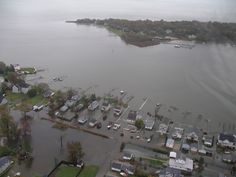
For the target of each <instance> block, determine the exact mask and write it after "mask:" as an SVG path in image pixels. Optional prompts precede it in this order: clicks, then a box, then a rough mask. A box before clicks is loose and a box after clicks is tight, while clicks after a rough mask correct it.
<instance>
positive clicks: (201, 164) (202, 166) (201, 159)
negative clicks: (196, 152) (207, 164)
mask: <svg viewBox="0 0 236 177" xmlns="http://www.w3.org/2000/svg"><path fill="white" fill-rule="evenodd" d="M198 164H199V170H200V171H202V170H203V169H204V158H203V157H200V159H199V162H198Z"/></svg>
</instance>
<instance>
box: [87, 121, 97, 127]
mask: <svg viewBox="0 0 236 177" xmlns="http://www.w3.org/2000/svg"><path fill="white" fill-rule="evenodd" d="M97 123H98V121H97V120H96V119H91V120H90V121H89V126H90V127H95V126H96V124H97Z"/></svg>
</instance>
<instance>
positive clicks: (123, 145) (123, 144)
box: [120, 142, 125, 152]
mask: <svg viewBox="0 0 236 177" xmlns="http://www.w3.org/2000/svg"><path fill="white" fill-rule="evenodd" d="M124 148H125V143H124V142H122V143H121V144H120V152H122V151H123V149H124Z"/></svg>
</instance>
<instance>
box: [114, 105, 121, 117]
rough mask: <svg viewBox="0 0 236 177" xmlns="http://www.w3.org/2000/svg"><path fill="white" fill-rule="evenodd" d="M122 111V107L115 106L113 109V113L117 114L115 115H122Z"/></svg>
mask: <svg viewBox="0 0 236 177" xmlns="http://www.w3.org/2000/svg"><path fill="white" fill-rule="evenodd" d="M122 112H123V110H122V108H121V107H115V108H114V109H113V114H114V115H115V116H118V117H119V116H120V115H121V114H122Z"/></svg>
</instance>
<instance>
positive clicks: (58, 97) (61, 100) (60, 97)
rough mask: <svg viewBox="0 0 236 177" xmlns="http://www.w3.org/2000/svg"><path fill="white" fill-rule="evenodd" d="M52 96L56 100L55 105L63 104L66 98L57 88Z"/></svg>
mask: <svg viewBox="0 0 236 177" xmlns="http://www.w3.org/2000/svg"><path fill="white" fill-rule="evenodd" d="M54 98H55V101H56V103H57V105H59V106H61V105H63V104H64V102H65V100H66V98H65V94H64V93H63V92H62V91H60V90H58V91H57V92H56V94H55V96H54Z"/></svg>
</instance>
